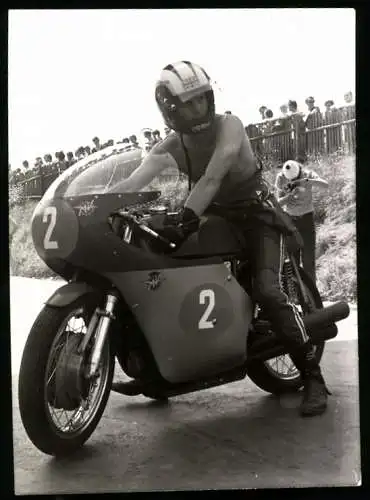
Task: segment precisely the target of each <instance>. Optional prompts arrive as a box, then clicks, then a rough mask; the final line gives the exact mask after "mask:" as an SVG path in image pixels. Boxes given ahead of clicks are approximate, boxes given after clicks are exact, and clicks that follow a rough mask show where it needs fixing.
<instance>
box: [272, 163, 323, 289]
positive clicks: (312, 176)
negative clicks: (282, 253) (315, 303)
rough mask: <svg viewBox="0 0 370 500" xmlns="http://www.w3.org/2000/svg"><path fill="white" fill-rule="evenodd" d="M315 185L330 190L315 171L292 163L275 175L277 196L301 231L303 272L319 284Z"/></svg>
mask: <svg viewBox="0 0 370 500" xmlns="http://www.w3.org/2000/svg"><path fill="white" fill-rule="evenodd" d="M312 186H320V187H325V188H326V187H328V183H327V182H326V181H325V180H324V179H321V178H320V177H319V176H318V175H317V174H316V173H315V172H313V171H311V170H308V169H305V168H304V167H303V165H302V164H301V163H298V162H297V161H293V160H289V161H287V162H285V163H284V165H283V168H282V171H281V172H280V173H279V174H278V175H277V176H276V180H275V188H276V195H277V199H278V201H279V203H280V204H281V206H282V208H283V210H284V211H285V212H287V213H288V214H289V215H290V216H291V217H292V219H293V222H294V224H295V225H296V227H297V229H298V231H299V232H300V234H301V236H302V238H303V242H304V247H303V249H302V251H298V252H297V253H296V255H295V257H296V259H297V263H298V264H299V262H300V259H301V258H302V264H303V269H304V270H305V271H306V272H307V273H308V274H309V275H310V276H311V278H312V279H313V280H314V281H316V264H315V246H316V242H315V238H316V233H315V224H314V207H313V201H312Z"/></svg>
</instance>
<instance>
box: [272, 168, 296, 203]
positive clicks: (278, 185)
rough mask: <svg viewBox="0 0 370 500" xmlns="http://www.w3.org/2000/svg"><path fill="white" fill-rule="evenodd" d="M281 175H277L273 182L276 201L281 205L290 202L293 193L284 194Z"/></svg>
mask: <svg viewBox="0 0 370 500" xmlns="http://www.w3.org/2000/svg"><path fill="white" fill-rule="evenodd" d="M282 179H283V177H282V174H281V173H280V174H278V175H277V177H276V181H275V189H276V199H277V201H278V202H279V203H281V204H283V203H286V202H288V201H290V200H291V199H292V198H293V192H292V191H290V192H288V193H287V192H286V190H285V189H284V188H283V184H282Z"/></svg>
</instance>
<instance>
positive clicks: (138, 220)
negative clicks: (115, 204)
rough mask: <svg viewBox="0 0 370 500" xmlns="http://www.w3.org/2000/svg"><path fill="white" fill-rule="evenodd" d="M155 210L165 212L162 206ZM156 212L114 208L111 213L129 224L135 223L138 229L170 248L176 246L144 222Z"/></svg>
mask: <svg viewBox="0 0 370 500" xmlns="http://www.w3.org/2000/svg"><path fill="white" fill-rule="evenodd" d="M156 212H157V213H167V211H166V208H164V209H163V210H161V211H158V210H157V211H156ZM156 212H154V213H153V211H149V212H144V211H139V210H138V209H127V208H122V209H119V210H116V211H115V212H113V213H112V214H111V215H119V216H120V217H121V218H122V219H123V220H125V221H126V222H127V223H128V224H129V225H135V226H137V227H138V228H139V229H141V230H142V231H144V232H145V233H147V234H149V235H150V236H152V237H153V238H156V239H158V240H160V241H161V242H162V243H164V244H165V245H167V246H169V247H170V248H173V249H174V248H176V244H175V243H173V242H172V241H170V240H168V239H167V238H164V237H163V236H161V235H160V234H159V233H157V232H156V231H154V229H152V228H150V227H148V225H147V224H146V220H148V219H150V218H151V217H152V215H154V214H155V213H156Z"/></svg>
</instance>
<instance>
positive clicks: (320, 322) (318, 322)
mask: <svg viewBox="0 0 370 500" xmlns="http://www.w3.org/2000/svg"><path fill="white" fill-rule="evenodd" d="M349 313H350V309H349V305H348V304H347V302H343V301H341V302H336V303H335V304H333V305H331V306H329V307H324V308H322V309H318V310H317V311H314V312H312V313H310V314H307V316H305V317H304V318H303V323H304V326H305V327H306V330H307V332H308V333H311V331H312V333H314V331H313V330H315V329H317V328H319V329H320V330H321V329H322V328H324V327H326V326H329V325H332V324H333V323H336V322H337V321H340V320H342V319H345V318H347V317H348V316H349Z"/></svg>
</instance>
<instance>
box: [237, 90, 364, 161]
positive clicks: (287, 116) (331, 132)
mask: <svg viewBox="0 0 370 500" xmlns="http://www.w3.org/2000/svg"><path fill="white" fill-rule="evenodd" d="M305 104H306V106H307V109H306V110H305V111H300V110H299V109H298V105H297V101H295V100H292V99H290V100H288V102H287V103H284V104H282V105H281V106H280V109H279V112H278V113H277V114H276V116H275V115H274V112H273V111H272V109H270V108H268V107H267V106H260V108H259V110H258V111H259V113H260V115H261V120H260V122H259V123H255V124H252V123H251V124H249V125H248V126H247V127H245V130H246V132H247V134H248V137H249V138H250V139H255V140H254V141H252V146H253V147H254V150H255V153H257V154H260V155H262V152H265V153H266V150H267V149H270V151H269V152H274V153H275V155H276V156H277V157H278V159H279V160H280V161H281V162H284V161H286V160H288V159H291V158H292V157H296V159H297V160H299V161H305V159H306V157H307V156H308V155H310V154H313V153H324V152H325V153H328V154H330V153H334V152H336V151H338V150H341V149H343V148H345V146H346V145H347V146H348V144H349V143H350V144H351V145H352V146H354V142H355V138H354V137H352V135H353V130H354V129H353V128H351V127H344V128H341V127H340V126H338V125H337V126H334V125H336V124H339V123H343V122H346V121H347V120H351V119H354V118H355V117H356V110H355V103H354V100H353V94H352V92H347V93H346V94H344V102H343V104H342V105H341V106H339V107H336V106H335V104H334V101H333V100H332V99H329V100H327V101H325V103H324V106H325V109H324V110H323V111H321V110H320V108H319V106H317V105H316V104H315V98H314V97H312V96H310V97H307V99H306V100H305ZM330 125H332V127H330ZM320 127H322V129H321V130H320ZM318 129H319V130H318ZM288 131H292V133H293V132H294V133H298V136H299V137H300V138H299V141H298V151H292V145H293V141H292V140H291V137H292V136H289V134H287V132H288ZM310 131H312V132H310ZM271 134H273V135H271ZM266 136H268V137H269V138H270V140H269V141H268V147H267V141H266V140H264V138H265V137H266ZM282 137H284V139H285V141H284V140H282ZM284 142H286V143H289V144H284ZM297 153H298V154H297Z"/></svg>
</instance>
